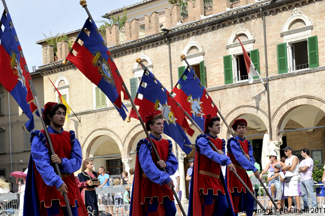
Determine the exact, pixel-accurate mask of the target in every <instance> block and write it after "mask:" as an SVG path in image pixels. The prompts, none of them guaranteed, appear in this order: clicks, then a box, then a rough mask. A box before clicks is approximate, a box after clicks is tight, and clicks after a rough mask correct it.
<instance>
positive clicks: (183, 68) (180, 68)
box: [178, 66, 185, 88]
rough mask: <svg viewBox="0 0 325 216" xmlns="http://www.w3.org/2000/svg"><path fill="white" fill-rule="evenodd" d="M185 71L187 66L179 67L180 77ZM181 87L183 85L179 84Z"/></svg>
mask: <svg viewBox="0 0 325 216" xmlns="http://www.w3.org/2000/svg"><path fill="white" fill-rule="evenodd" d="M184 71H185V66H181V67H179V68H178V79H179V78H180V77H181V76H182V74H183V72H184ZM184 80H185V77H184ZM179 88H181V85H179Z"/></svg>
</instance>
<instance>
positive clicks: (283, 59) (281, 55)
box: [277, 43, 288, 74]
mask: <svg viewBox="0 0 325 216" xmlns="http://www.w3.org/2000/svg"><path fill="white" fill-rule="evenodd" d="M277 55H278V73H279V74H283V73H288V60H287V44H286V43H282V44H278V45H277Z"/></svg>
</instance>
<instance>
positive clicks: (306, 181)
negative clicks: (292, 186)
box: [299, 148, 317, 209]
mask: <svg viewBox="0 0 325 216" xmlns="http://www.w3.org/2000/svg"><path fill="white" fill-rule="evenodd" d="M301 156H302V157H303V158H304V159H303V160H302V161H301V162H300V164H299V172H300V189H301V193H302V198H303V200H304V209H309V202H308V196H309V197H310V198H311V205H312V207H313V208H317V200H316V196H315V193H314V188H313V183H314V181H313V179H312V175H313V167H314V160H313V159H312V158H311V157H309V150H308V149H306V148H304V149H302V150H301Z"/></svg>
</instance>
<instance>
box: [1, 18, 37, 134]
mask: <svg viewBox="0 0 325 216" xmlns="http://www.w3.org/2000/svg"><path fill="white" fill-rule="evenodd" d="M10 23H12V21H11V17H10V14H8V13H6V12H4V13H3V15H2V17H1V29H0V41H1V44H0V68H1V70H0V83H1V84H2V85H3V87H4V88H5V89H6V90H7V91H8V92H9V93H10V94H11V96H12V97H13V98H14V99H15V100H16V101H17V103H18V105H19V106H20V108H21V109H22V110H23V112H24V113H25V115H26V116H27V117H28V118H29V121H28V122H27V123H26V124H25V128H26V130H27V131H29V132H30V131H32V130H33V129H34V116H33V112H34V111H35V110H36V106H35V104H34V103H33V99H34V98H33V94H32V92H31V89H30V86H29V80H30V79H31V77H30V74H29V72H28V71H26V68H27V67H26V61H25V58H24V56H22V49H21V46H20V44H19V41H18V39H17V35H16V31H15V29H14V28H13V27H12V26H11V24H10Z"/></svg>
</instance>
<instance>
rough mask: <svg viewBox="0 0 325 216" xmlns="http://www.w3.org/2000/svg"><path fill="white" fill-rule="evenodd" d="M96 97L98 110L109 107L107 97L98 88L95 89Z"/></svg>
mask: <svg viewBox="0 0 325 216" xmlns="http://www.w3.org/2000/svg"><path fill="white" fill-rule="evenodd" d="M95 95H96V109H100V108H104V107H107V99H106V95H105V94H104V93H103V92H102V90H100V88H98V87H97V86H96V87H95Z"/></svg>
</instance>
